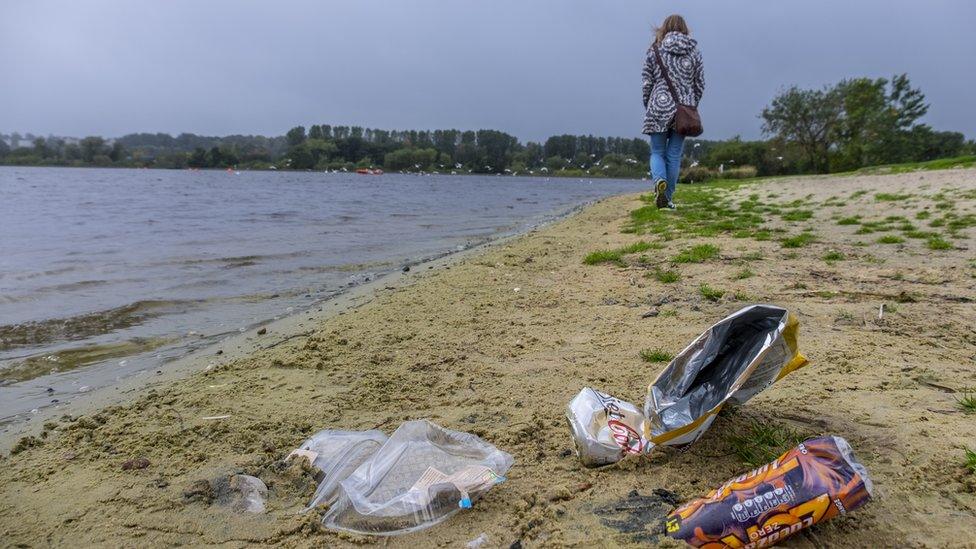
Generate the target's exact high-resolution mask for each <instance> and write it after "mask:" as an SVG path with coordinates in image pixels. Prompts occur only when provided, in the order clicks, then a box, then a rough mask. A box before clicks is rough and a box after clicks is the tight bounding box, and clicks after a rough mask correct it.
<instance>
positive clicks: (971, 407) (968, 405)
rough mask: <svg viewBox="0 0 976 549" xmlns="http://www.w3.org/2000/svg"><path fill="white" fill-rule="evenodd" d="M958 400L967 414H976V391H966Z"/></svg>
mask: <svg viewBox="0 0 976 549" xmlns="http://www.w3.org/2000/svg"><path fill="white" fill-rule="evenodd" d="M956 402H957V403H959V407H960V408H962V411H964V412H966V413H967V414H976V393H965V394H963V395H962V396H961V397H959V398H958V399H956Z"/></svg>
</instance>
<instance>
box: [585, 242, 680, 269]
mask: <svg viewBox="0 0 976 549" xmlns="http://www.w3.org/2000/svg"><path fill="white" fill-rule="evenodd" d="M662 247H664V246H663V245H662V244H661V243H660V242H654V243H651V242H645V241H643V240H641V241H638V242H634V243H633V244H629V245H627V246H624V247H622V248H617V249H615V250H599V251H596V252H592V253H589V254H587V255H586V257H584V258H583V263H584V264H585V265H599V264H601V263H616V264H618V265H622V264H623V256H624V255H627V254H636V253H640V252H646V251H647V250H652V249H661V248H662Z"/></svg>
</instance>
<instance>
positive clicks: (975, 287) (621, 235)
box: [0, 170, 976, 549]
mask: <svg viewBox="0 0 976 549" xmlns="http://www.w3.org/2000/svg"><path fill="white" fill-rule="evenodd" d="M812 181H815V182H816V183H817V184H816V185H811V182H812ZM693 191H696V192H697V191H700V192H702V193H706V192H707V193H715V194H714V195H712V196H714V197H715V198H716V202H715V203H711V202H705V203H704V204H705V206H702V205H701V204H699V205H697V206H696V205H695V204H692V203H691V198H692V197H693V196H694V194H695V192H693ZM686 192H687V194H685V195H684V196H683V197H682V198H683V199H686V200H687V202H685V204H687V205H686V206H685V208H683V209H679V210H678V211H677V212H669V213H665V214H662V213H658V212H655V211H654V210H651V212H650V213H649V214H648V216H646V217H647V219H649V221H648V223H647V224H646V225H644V226H643V227H638V228H635V227H634V226H633V225H632V223H633V222H634V219H635V217H632V216H631V212H633V211H634V210H636V209H638V208H640V207H642V206H644V205H645V204H646V203H643V202H641V201H639V200H638V199H637V198H636V196H635V195H633V194H631V195H622V196H616V197H612V198H607V199H603V200H600V201H597V202H595V203H594V204H592V205H590V206H589V207H587V208H585V209H583V210H582V211H580V212H579V213H578V214H577V215H573V216H571V217H567V218H563V219H561V220H559V221H557V222H555V223H552V224H549V225H547V226H545V227H544V228H541V229H537V230H535V231H531V232H528V233H526V234H522V235H519V236H515V237H512V238H511V239H508V240H505V241H499V242H496V243H495V244H494V245H490V246H487V247H485V248H484V249H483V250H480V253H477V254H474V253H472V254H471V255H465V256H464V257H463V258H459V257H458V256H452V257H453V258H454V259H459V260H458V261H450V262H447V263H448V264H445V266H444V268H435V269H430V270H427V269H417V271H421V272H420V273H415V272H414V269H411V273H413V274H414V275H416V276H415V277H414V276H412V275H410V273H408V276H407V277H406V278H408V279H409V281H405V282H404V284H403V285H402V286H397V285H393V284H391V286H395V289H392V290H386V289H385V287H384V288H383V289H382V290H380V291H377V292H376V293H375V294H373V295H372V296H371V297H370V298H368V299H364V300H362V302H360V303H358V304H355V306H354V307H352V308H349V309H347V310H346V311H345V312H343V313H341V314H335V315H332V316H330V317H329V318H327V319H323V320H320V321H315V320H314V315H313V320H312V321H308V320H306V319H307V315H305V316H302V317H295V322H296V323H297V322H299V321H301V322H304V323H309V322H310V324H306V325H304V326H299V325H298V324H296V325H295V326H294V328H295V330H297V331H298V332H311V333H308V334H307V335H300V336H299V337H293V338H291V339H285V338H286V337H287V336H286V334H285V333H284V332H283V331H282V333H278V329H277V328H276V329H271V331H270V332H269V333H268V334H266V336H262V337H266V338H267V339H262V340H257V339H255V340H254V341H252V342H251V343H254V344H258V343H262V345H260V346H258V348H257V350H255V351H253V352H242V353H241V355H240V356H237V357H235V358H229V357H225V358H226V360H223V359H222V360H221V361H220V363H219V364H216V365H215V366H214V367H213V368H211V369H209V370H203V371H198V372H196V373H194V374H192V375H188V376H185V377H182V378H180V379H175V380H172V381H170V382H167V383H160V384H158V385H156V386H154V387H153V388H152V389H149V390H148V391H147V392H146V393H145V394H141V395H139V396H133V398H132V399H130V401H129V402H127V403H126V404H124V405H116V406H109V407H106V408H101V409H99V410H98V411H95V412H92V413H90V414H87V415H84V416H81V417H73V418H67V419H58V420H56V421H55V420H52V421H51V422H50V424H49V425H47V426H45V427H44V430H43V433H42V435H41V436H38V437H36V438H35V439H29V440H27V441H26V442H25V443H23V444H20V445H19V447H18V452H16V453H15V454H13V455H10V456H3V457H0V460H2V463H3V465H4V467H3V471H4V472H3V474H0V496H4V497H0V519H2V520H0V522H2V523H3V524H4V529H3V533H4V535H5V536H6V538H5V539H6V540H7V541H9V542H10V543H11V544H14V543H24V544H31V543H36V542H37V540H44V542H45V543H47V544H50V545H71V544H75V545H77V544H86V545H106V546H132V545H139V546H171V545H177V544H181V545H194V546H199V545H216V544H222V545H227V546H231V547H244V546H249V545H257V544H262V545H278V546H283V547H314V546H322V545H327V546H337V547H353V546H357V545H364V544H365V545H380V546H391V547H408V548H409V547H418V546H442V547H447V546H450V547H457V546H464V545H465V544H466V543H467V542H469V541H471V540H474V539H476V538H479V536H481V535H482V534H483V535H484V536H485V537H487V539H488V540H489V545H490V546H501V547H509V546H511V545H512V544H514V543H519V544H520V545H521V546H523V547H527V548H531V547H565V546H577V547H589V546H611V547H646V546H648V545H652V544H653V543H654V542H655V538H653V535H652V532H653V528H655V526H656V524H657V521H658V520H659V519H660V518H662V516H663V513H666V512H667V509H666V508H663V507H662V506H661V505H659V504H654V505H648V504H646V503H643V504H642V505H645V506H644V507H637V508H635V507H634V505H635V504H641V502H644V501H645V500H650V499H651V497H650V496H651V495H653V494H655V493H657V492H656V491H658V490H666V491H667V494H669V497H674V498H677V499H678V500H679V501H688V500H690V499H692V498H695V497H699V496H702V495H704V494H705V493H706V492H707V491H708V490H709V489H711V488H714V487H716V486H719V485H720V484H721V483H722V482H725V481H726V480H728V479H729V478H733V477H734V476H736V475H739V474H741V473H743V472H744V471H747V470H749V469H751V468H752V466H751V465H750V461H749V459H751V458H750V457H749V456H750V455H754V452H761V453H760V455H764V454H763V453H762V452H765V453H771V452H773V451H774V450H777V451H778V450H781V448H780V446H782V445H783V444H786V445H792V442H788V441H792V440H794V438H793V437H799V439H800V440H802V439H804V438H808V437H813V436H820V435H838V436H842V437H844V438H845V439H847V440H848V441H849V442H850V444H851V446H852V447H853V450H854V454H855V456H856V457H857V458H858V459H859V460H860V461H861V462H863V463H864V465H865V467H866V468H867V469H868V471H869V472H870V475H871V478H872V480H873V481H874V485H875V486H876V487H877V494H879V495H878V497H877V498H875V499H874V500H872V501H871V502H869V503H868V504H867V505H866V506H864V507H863V508H861V509H858V510H857V511H856V512H854V513H851V514H849V515H845V516H843V517H838V518H835V519H832V520H830V521H829V522H825V523H823V524H820V525H817V526H816V527H814V528H813V529H812V530H809V531H807V532H805V533H803V534H802V535H797V536H796V537H794V538H792V539H791V541H790V544H791V546H795V547H801V548H804V549H807V548H813V547H823V546H848V545H851V546H872V545H877V544H878V543H881V544H882V545H897V546H928V545H931V546H939V547H942V546H957V545H959V544H965V543H966V542H967V540H966V539H961V538H959V537H958V536H959V534H960V533H961V532H967V531H974V530H976V474H971V473H969V472H967V469H966V466H965V464H964V457H965V454H964V449H965V448H967V447H968V448H973V441H974V440H976V424H974V422H973V421H972V415H967V413H966V412H965V411H964V410H963V409H961V408H960V405H959V404H958V398H959V397H960V395H962V394H965V390H966V389H965V388H966V387H973V386H976V373H974V372H973V370H972V366H971V361H972V342H971V337H972V329H971V327H972V326H973V325H976V311H974V310H973V307H972V303H973V302H974V300H976V278H974V277H976V265H973V264H972V263H971V253H972V250H973V249H976V237H974V234H973V233H974V232H976V230H974V228H973V225H968V226H965V225H966V223H969V221H966V220H972V219H976V170H958V171H957V170H953V171H946V172H925V173H908V174H900V175H871V176H854V177H848V176H844V177H824V178H818V179H816V180H811V179H809V178H797V179H781V180H776V181H768V182H757V183H751V184H745V185H742V186H740V187H737V188H725V187H722V186H710V187H707V188H701V189H698V190H693V189H689V190H688V191H686ZM754 196H755V197H756V198H753V197H754ZM713 206H716V207H718V208H719V210H718V211H720V212H722V214H721V215H722V219H720V220H712V221H728V220H736V221H737V222H742V223H745V222H746V221H749V220H753V219H754V218H755V217H756V216H758V217H759V220H758V222H757V223H758V225H753V226H751V230H754V231H755V232H754V233H749V232H747V233H746V234H738V232H739V231H738V226H736V227H735V228H733V229H723V230H710V229H714V228H715V227H713V226H707V225H702V223H705V222H708V221H709V220H710V219H711V218H708V217H707V216H705V215H704V214H705V213H707V211H708V208H712V207H713ZM696 208H697V209H696ZM760 208H761V209H760ZM713 209H714V208H713ZM757 211H760V212H762V213H761V214H756V213H755V212H757ZM684 212H688V213H687V215H686V214H685V213H684ZM949 214H951V217H950V216H949ZM712 215H713V216H714V215H717V214H714V213H713V214H712ZM637 217H638V218H640V216H637ZM848 220H854V221H851V222H849V221H848ZM953 221H954V222H956V225H959V224H962V225H964V226H963V227H962V228H961V229H959V230H958V231H956V232H953V233H952V234H949V232H948V229H949V228H948V227H946V226H947V225H948V224H949V223H950V222H953ZM672 222H673V223H674V225H667V224H669V223H672ZM937 222H939V223H937ZM656 223H661V224H664V225H667V226H664V225H656ZM908 225H912V227H908ZM723 226H724V225H723ZM662 227H664V229H666V230H658V229H661V228H662ZM760 227H761V230H760ZM943 227H945V228H943ZM625 229H634V230H636V231H637V234H634V233H633V232H624V230H625ZM733 231H735V232H733ZM920 232H940V234H943V235H944V236H946V237H947V238H949V240H947V241H946V242H948V246H941V245H940V246H938V247H933V246H931V244H933V241H932V240H926V239H919V238H916V236H919V235H915V234H914V233H920ZM798 234H800V235H810V236H809V237H805V238H802V239H798V238H797V235H798ZM896 237H897V238H896ZM639 243H643V244H642V245H641V246H635V244H639ZM705 244H708V245H710V246H711V247H712V248H714V251H710V252H709V254H708V255H707V256H705V255H702V256H694V255H691V254H689V251H691V250H693V249H694V248H696V247H701V246H703V245H705ZM631 249H633V250H637V251H634V252H624V251H622V250H631ZM603 250H610V251H616V255H613V254H609V257H610V258H611V259H610V260H608V261H607V262H603V263H599V264H594V265H584V264H583V258H584V257H585V256H586V255H588V254H590V253H592V252H597V251H603ZM709 250H711V248H709ZM665 273H671V274H673V275H675V276H668V277H665V276H660V275H662V274H665ZM407 282H409V283H407ZM706 289H707V290H708V291H705V290H706ZM762 302H765V303H774V304H777V305H780V306H783V307H785V308H787V309H788V310H790V311H791V312H793V313H795V314H796V316H797V318H798V319H799V320H800V328H799V348H800V351H801V352H802V353H803V354H804V355H805V356H807V358H808V359H809V360H810V364H809V365H808V366H806V367H804V368H802V369H800V370H798V371H797V372H794V373H792V374H790V375H789V376H787V377H786V378H784V379H783V380H781V381H778V382H777V383H776V384H774V385H773V386H771V387H769V388H768V389H766V390H765V391H764V392H763V393H762V394H760V395H758V396H756V397H755V398H754V399H752V400H750V401H749V402H748V403H746V404H745V405H743V406H741V407H737V408H734V409H731V408H730V409H729V410H728V411H723V413H721V414H719V416H718V417H717V419H716V420H715V422H714V424H713V425H712V426H711V428H710V429H709V430H708V431H707V432H706V433H705V434H704V436H703V437H702V438H701V439H700V440H699V441H697V442H695V443H694V444H693V445H692V446H691V447H689V448H688V449H687V450H686V451H676V450H674V449H669V448H659V449H658V450H656V451H655V452H654V453H652V454H651V455H650V456H647V457H644V458H629V459H626V460H624V461H622V462H621V463H619V464H618V465H615V466H612V467H608V468H604V469H586V468H584V467H582V466H581V465H580V463H579V461H578V460H577V459H576V458H575V457H574V456H573V452H572V442H571V440H570V436H569V431H568V428H567V426H566V422H565V418H564V417H563V414H564V409H565V406H566V404H567V402H568V401H569V400H570V399H571V398H572V397H573V396H574V395H575V394H577V393H578V392H579V390H580V389H581V388H583V387H586V386H590V387H594V388H596V389H599V390H601V391H605V392H607V393H609V394H612V395H614V396H617V397H619V398H621V399H623V400H626V401H629V402H641V401H642V399H643V398H644V396H645V391H646V387H647V383H648V382H649V381H650V380H651V379H653V378H654V376H655V375H656V374H657V372H659V371H660V370H661V369H662V368H663V367H664V365H665V364H666V362H664V360H663V359H659V358H653V359H652V358H644V357H642V354H643V355H644V356H646V357H654V356H665V355H673V354H675V353H677V352H678V351H680V350H681V349H682V348H684V347H685V345H686V344H687V343H688V342H689V341H692V340H693V339H694V338H695V337H697V336H698V335H699V334H700V333H701V332H702V331H703V330H705V329H707V328H708V327H709V326H710V325H712V324H713V323H714V322H716V321H717V320H719V319H721V318H723V317H724V316H726V315H728V314H729V313H731V312H734V311H736V310H738V309H740V308H741V307H743V306H745V305H748V304H751V303H762ZM879 310H880V313H879ZM935 317H937V318H938V319H939V321H938V322H932V318H935ZM281 330H284V328H281ZM248 335H252V334H248ZM276 341H281V343H280V344H277V345H276V346H273V347H271V346H270V345H272V342H276ZM264 342H266V343H264ZM644 350H648V351H653V353H647V354H644V353H641V351H644ZM654 360H661V361H660V362H654ZM422 418H424V419H429V420H431V421H434V422H435V423H437V424H439V425H442V426H444V427H446V428H450V429H456V430H460V431H465V432H470V433H473V434H476V435H478V436H480V437H482V438H483V439H484V440H486V441H487V442H489V443H491V444H493V445H495V446H497V447H498V448H499V449H500V450H503V451H506V452H508V453H510V454H512V455H513V456H514V458H515V464H514V466H513V467H512V469H511V470H510V471H509V473H508V475H507V477H508V480H507V481H506V482H504V483H502V484H500V485H498V486H497V487H495V488H493V489H492V490H491V491H490V492H489V493H488V494H487V495H486V496H485V497H484V498H483V499H482V500H480V501H478V502H477V503H476V504H475V506H474V508H473V509H472V510H470V511H465V512H462V513H459V514H457V515H456V516H454V517H452V518H450V519H449V520H446V521H444V522H443V523H441V524H439V525H437V526H435V527H432V528H430V529H428V530H425V531H423V532H421V533H417V534H410V535H404V536H398V537H392V538H377V537H365V536H350V535H348V534H340V533H336V532H332V531H328V530H325V529H324V528H323V527H322V525H321V524H320V522H319V520H318V518H319V517H318V514H317V513H308V514H304V515H302V514H299V511H300V510H301V509H302V508H303V507H304V505H305V504H306V503H307V502H308V500H309V497H310V496H311V494H312V493H313V492H314V490H315V486H316V482H315V478H314V472H313V471H310V470H308V469H307V468H303V467H301V466H300V465H294V464H292V465H286V464H284V463H283V461H282V460H283V459H284V458H285V456H287V455H288V453H289V452H290V451H291V450H292V449H294V448H296V447H297V446H298V445H299V444H300V443H301V442H302V441H303V440H304V439H305V438H307V437H308V436H310V435H311V434H313V433H315V432H317V431H319V430H321V429H343V430H364V429H380V430H382V431H384V432H386V433H390V432H392V431H393V430H394V429H395V428H396V426H398V425H399V424H400V423H402V422H403V421H407V420H412V419H422ZM763 433H767V434H769V433H772V435H774V436H772V437H771V438H777V439H778V438H779V437H782V438H783V439H784V441H783V442H777V443H775V444H773V443H767V442H762V443H760V442H758V441H759V440H765V439H762V437H761V436H760V435H762V434H763ZM736 437H740V438H738V439H737V438H736ZM767 438H770V437H767ZM743 440H744V441H745V442H743ZM751 444H756V445H757V446H755V447H753V446H749V445H751ZM762 444H768V446H763V445H762ZM744 445H745V446H748V450H749V451H750V452H753V454H747V453H746V452H744V451H743V450H742V448H743V446H744ZM967 445H968V446H967ZM775 455H777V454H774V456H775ZM132 460H145V461H143V462H142V463H144V464H145V466H144V467H142V468H137V469H134V468H132V467H128V468H127V467H126V466H125V464H126V463H129V462H132ZM763 462H765V461H763ZM228 472H236V473H244V474H249V475H253V476H257V477H259V478H261V479H262V480H263V481H264V482H265V483H266V484H267V485H268V488H269V494H270V495H269V499H268V502H267V512H266V513H265V514H261V515H248V516H242V515H240V514H236V513H233V512H231V511H229V510H227V509H225V508H223V507H221V506H219V505H218V504H212V505H210V504H207V503H204V502H201V501H199V500H193V499H191V498H188V497H187V496H186V494H187V493H188V490H190V489H191V488H192V487H193V486H195V485H197V484H198V483H199V482H201V481H208V480H209V479H214V478H220V476H221V475H226V474H227V473H228ZM634 492H636V495H633V496H631V495H628V494H634ZM631 510H633V511H634V512H633V513H631V512H630V511H631ZM658 541H660V540H658ZM663 546H666V547H675V546H676V545H675V544H674V543H670V544H669V542H667V541H665V542H663Z"/></svg>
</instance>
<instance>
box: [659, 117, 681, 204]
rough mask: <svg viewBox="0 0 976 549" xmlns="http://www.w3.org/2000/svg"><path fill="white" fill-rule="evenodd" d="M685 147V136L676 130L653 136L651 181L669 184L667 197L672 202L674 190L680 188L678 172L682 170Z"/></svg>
mask: <svg viewBox="0 0 976 549" xmlns="http://www.w3.org/2000/svg"><path fill="white" fill-rule="evenodd" d="M684 147H685V136H683V135H679V134H678V133H677V132H675V131H674V130H668V131H666V132H660V133H652V134H651V181H655V182H656V181H657V180H658V179H663V180H665V181H667V182H668V190H667V197H668V201H669V202H670V201H671V197H672V196H674V188H675V187H677V186H678V172H679V171H680V170H681V153H682V151H683V150H684Z"/></svg>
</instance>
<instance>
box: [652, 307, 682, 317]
mask: <svg viewBox="0 0 976 549" xmlns="http://www.w3.org/2000/svg"><path fill="white" fill-rule="evenodd" d="M657 316H658V317H661V318H674V317H676V316H678V310H677V309H665V310H663V311H661V314H659V315H657Z"/></svg>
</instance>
